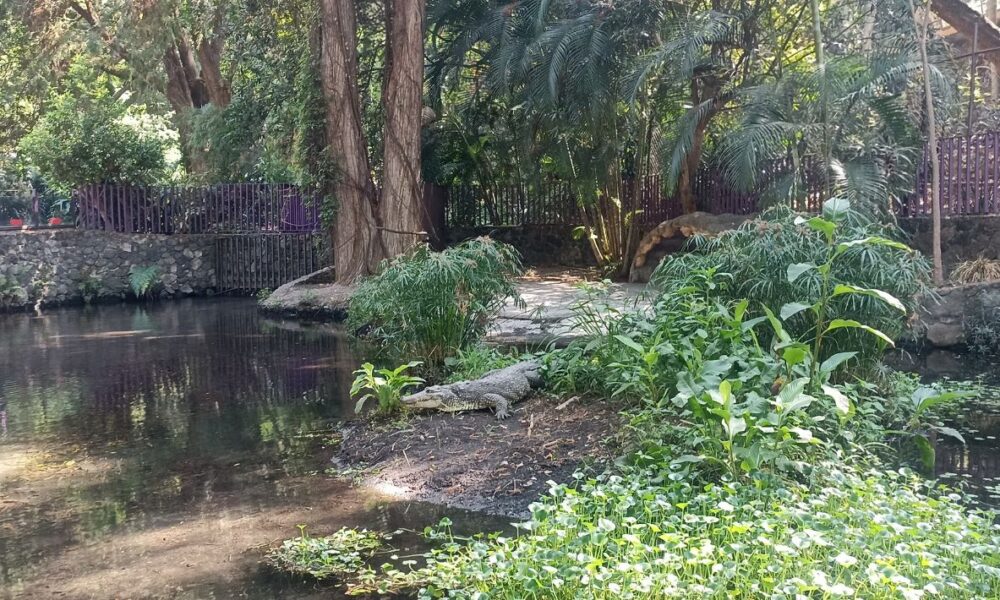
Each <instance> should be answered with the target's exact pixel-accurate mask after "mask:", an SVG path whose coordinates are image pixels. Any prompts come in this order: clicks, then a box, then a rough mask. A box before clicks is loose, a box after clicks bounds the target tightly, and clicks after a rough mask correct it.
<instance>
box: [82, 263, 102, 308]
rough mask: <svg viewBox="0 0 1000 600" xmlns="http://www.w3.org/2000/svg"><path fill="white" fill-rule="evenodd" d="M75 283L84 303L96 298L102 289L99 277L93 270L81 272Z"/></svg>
mask: <svg viewBox="0 0 1000 600" xmlns="http://www.w3.org/2000/svg"><path fill="white" fill-rule="evenodd" d="M76 285H77V289H78V290H79V291H80V297H81V298H83V303H84V304H90V303H91V302H93V301H94V300H96V299H97V298H98V297H99V296H100V295H101V291H102V289H103V283H102V282H101V278H100V277H99V276H98V275H97V274H96V273H94V272H93V271H91V272H88V273H83V274H81V276H80V279H79V281H78V282H77V284H76Z"/></svg>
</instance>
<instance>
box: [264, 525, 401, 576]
mask: <svg viewBox="0 0 1000 600" xmlns="http://www.w3.org/2000/svg"><path fill="white" fill-rule="evenodd" d="M299 530H300V535H299V537H297V538H292V539H290V540H285V541H284V542H282V544H281V546H280V547H278V548H276V549H274V550H272V551H271V552H269V553H268V555H267V562H268V563H269V564H270V565H271V566H273V567H274V568H276V569H279V570H282V571H288V572H290V573H295V574H297V575H308V576H310V577H314V578H316V579H325V578H328V577H340V576H343V575H347V574H350V573H354V572H356V571H358V569H360V568H361V567H362V566H364V564H365V560H367V559H368V558H370V557H371V556H372V555H373V554H374V553H375V552H376V551H377V550H378V549H379V548H381V547H382V545H383V544H384V543H385V540H386V539H388V536H386V535H384V534H381V533H377V532H374V531H368V530H367V529H362V530H357V529H347V528H342V529H340V530H338V531H336V532H335V533H333V534H332V535H328V536H324V537H309V535H308V534H306V528H305V526H303V525H300V526H299Z"/></svg>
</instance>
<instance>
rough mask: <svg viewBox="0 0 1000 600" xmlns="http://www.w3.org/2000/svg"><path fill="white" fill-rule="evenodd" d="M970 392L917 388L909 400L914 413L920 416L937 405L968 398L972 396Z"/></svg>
mask: <svg viewBox="0 0 1000 600" xmlns="http://www.w3.org/2000/svg"><path fill="white" fill-rule="evenodd" d="M974 395H975V394H974V393H972V392H938V391H937V390H936V389H934V388H931V387H922V388H918V389H917V390H916V391H915V392H913V395H912V396H910V400H911V402H912V403H913V408H914V411H915V412H916V414H917V415H920V414H921V413H923V412H924V411H926V410H929V409H931V408H933V407H935V406H937V405H938V404H944V403H946V402H952V401H954V400H958V399H960V398H968V397H970V396H974Z"/></svg>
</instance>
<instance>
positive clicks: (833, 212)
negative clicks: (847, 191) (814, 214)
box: [823, 198, 851, 221]
mask: <svg viewBox="0 0 1000 600" xmlns="http://www.w3.org/2000/svg"><path fill="white" fill-rule="evenodd" d="M850 210H851V203H850V202H848V200H847V198H830V199H829V200H827V201H826V202H824V203H823V216H824V217H825V218H827V219H829V220H831V221H840V220H841V219H843V218H844V217H846V216H847V213H848V212H850Z"/></svg>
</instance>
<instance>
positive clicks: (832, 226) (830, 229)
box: [806, 217, 837, 242]
mask: <svg viewBox="0 0 1000 600" xmlns="http://www.w3.org/2000/svg"><path fill="white" fill-rule="evenodd" d="M806 225H808V226H809V229H812V230H814V231H821V232H823V234H824V235H825V236H826V239H827V241H828V242H832V241H833V234H834V233H835V232H836V231H837V224H836V223H833V222H832V221H827V220H826V219H824V218H822V217H813V218H811V219H809V220H808V221H806Z"/></svg>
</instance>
